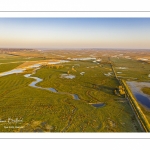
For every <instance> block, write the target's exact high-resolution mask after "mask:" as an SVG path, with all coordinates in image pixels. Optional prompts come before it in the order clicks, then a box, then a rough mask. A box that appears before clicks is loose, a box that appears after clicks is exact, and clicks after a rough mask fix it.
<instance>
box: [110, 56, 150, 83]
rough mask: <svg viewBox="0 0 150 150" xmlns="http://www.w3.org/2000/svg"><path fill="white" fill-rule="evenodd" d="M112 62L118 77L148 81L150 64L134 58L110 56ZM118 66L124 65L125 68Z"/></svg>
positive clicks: (149, 79)
mask: <svg viewBox="0 0 150 150" xmlns="http://www.w3.org/2000/svg"><path fill="white" fill-rule="evenodd" d="M111 61H112V62H113V64H114V68H115V70H116V72H121V73H118V74H117V75H118V76H121V77H120V78H123V79H128V80H137V81H139V82H140V81H150V78H149V77H148V74H149V72H150V69H149V68H150V64H148V63H146V62H141V61H138V60H135V59H126V58H111ZM119 67H125V68H126V69H119Z"/></svg>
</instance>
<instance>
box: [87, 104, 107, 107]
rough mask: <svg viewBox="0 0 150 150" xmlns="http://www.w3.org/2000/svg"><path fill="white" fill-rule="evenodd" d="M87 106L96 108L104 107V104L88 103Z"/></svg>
mask: <svg viewBox="0 0 150 150" xmlns="http://www.w3.org/2000/svg"><path fill="white" fill-rule="evenodd" d="M89 104H91V105H92V106H94V107H96V108H99V107H103V106H105V103H89Z"/></svg>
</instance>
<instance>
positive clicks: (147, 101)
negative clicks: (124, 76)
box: [127, 81, 150, 109]
mask: <svg viewBox="0 0 150 150" xmlns="http://www.w3.org/2000/svg"><path fill="white" fill-rule="evenodd" d="M127 84H128V86H129V87H130V89H131V91H132V93H133V94H134V96H135V97H136V99H137V101H138V102H139V103H140V104H142V105H143V106H144V107H146V108H148V109H150V95H147V94H145V93H143V91H142V88H143V87H150V83H149V82H136V81H127Z"/></svg>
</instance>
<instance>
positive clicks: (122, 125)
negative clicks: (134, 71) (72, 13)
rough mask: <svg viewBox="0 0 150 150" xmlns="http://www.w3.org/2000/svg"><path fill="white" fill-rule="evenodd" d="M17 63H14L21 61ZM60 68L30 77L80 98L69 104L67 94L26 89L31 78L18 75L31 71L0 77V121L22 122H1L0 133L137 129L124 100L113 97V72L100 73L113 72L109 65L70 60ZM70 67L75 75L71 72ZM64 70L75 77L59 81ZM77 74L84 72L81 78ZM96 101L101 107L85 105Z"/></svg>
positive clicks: (121, 130) (41, 71)
mask: <svg viewBox="0 0 150 150" xmlns="http://www.w3.org/2000/svg"><path fill="white" fill-rule="evenodd" d="M11 59H15V58H11ZM16 59H17V61H18V60H19V59H22V58H16ZM24 59H25V58H24ZM22 60H23V59H22ZM33 60H37V58H36V59H33ZM5 61H6V60H5ZM11 61H12V60H11ZM13 61H14V60H13ZM6 62H7V61H6ZM8 62H10V60H8ZM62 65H63V66H62V67H59V68H58V67H57V65H55V66H53V68H52V67H50V66H42V68H41V69H39V70H37V72H36V74H34V75H32V76H36V77H39V78H41V79H43V81H42V82H40V83H38V84H37V85H38V86H41V87H52V88H55V89H56V90H57V91H59V92H68V93H71V94H78V96H79V98H80V100H74V99H73V97H72V96H70V95H68V94H59V93H52V92H50V91H46V90H41V89H36V88H33V87H29V86H28V84H30V83H31V82H32V81H34V79H30V78H25V77H24V76H23V75H24V74H25V73H31V72H32V70H30V71H29V72H25V73H23V74H13V75H9V76H4V77H0V91H1V92H0V107H1V108H0V119H1V120H7V119H8V118H12V119H15V118H20V119H23V121H22V122H21V123H13V122H12V123H11V124H9V123H8V122H6V123H4V122H1V123H0V131H1V132H14V131H15V132H19V131H20V132H139V131H141V129H140V127H139V124H138V122H137V121H136V119H135V116H134V114H133V112H132V110H131V107H130V106H129V103H128V101H127V100H125V99H123V98H122V97H118V96H117V95H115V94H114V90H115V88H117V87H118V86H119V83H118V81H117V80H116V79H115V77H114V75H113V74H112V75H111V76H106V75H104V74H108V72H112V70H111V66H110V65H109V64H97V63H93V62H92V61H70V62H69V63H64V64H62ZM72 66H74V68H75V70H76V72H75V71H73V70H72ZM14 67H15V66H14ZM68 71H70V74H72V75H75V78H74V79H65V78H60V76H61V74H66V73H67V72H68ZM81 72H85V74H84V75H81V74H80V73H81ZM98 102H103V103H105V106H103V107H101V108H96V107H93V106H92V105H91V104H89V103H98ZM4 126H5V127H4ZM10 126H12V128H11V127H10ZM13 126H19V127H23V128H19V129H18V128H13ZM7 127H10V128H7Z"/></svg>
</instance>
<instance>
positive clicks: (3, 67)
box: [0, 63, 22, 73]
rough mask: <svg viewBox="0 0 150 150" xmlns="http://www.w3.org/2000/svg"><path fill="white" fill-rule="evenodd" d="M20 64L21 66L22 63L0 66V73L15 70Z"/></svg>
mask: <svg viewBox="0 0 150 150" xmlns="http://www.w3.org/2000/svg"><path fill="white" fill-rule="evenodd" d="M20 64H22V63H10V64H0V73H1V72H5V71H9V70H12V69H14V68H16V67H17V66H19V65H20Z"/></svg>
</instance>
